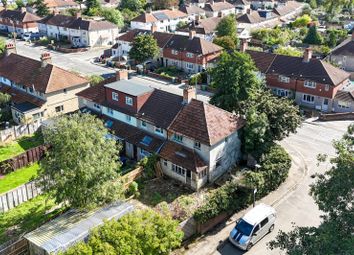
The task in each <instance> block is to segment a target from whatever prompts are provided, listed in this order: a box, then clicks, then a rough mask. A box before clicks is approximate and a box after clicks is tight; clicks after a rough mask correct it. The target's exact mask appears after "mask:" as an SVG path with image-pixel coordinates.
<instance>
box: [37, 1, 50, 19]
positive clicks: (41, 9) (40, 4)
mask: <svg viewBox="0 0 354 255" xmlns="http://www.w3.org/2000/svg"><path fill="white" fill-rule="evenodd" d="M35 6H36V9H37V11H36V14H37V15H38V16H41V17H44V16H47V15H49V8H48V6H47V4H46V3H45V2H44V0H36V1H35Z"/></svg>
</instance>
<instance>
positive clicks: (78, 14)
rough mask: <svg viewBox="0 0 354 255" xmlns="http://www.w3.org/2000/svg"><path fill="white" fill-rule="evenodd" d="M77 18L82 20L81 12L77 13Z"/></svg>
mask: <svg viewBox="0 0 354 255" xmlns="http://www.w3.org/2000/svg"><path fill="white" fill-rule="evenodd" d="M75 18H77V19H78V18H81V12H80V11H78V12H77V13H75Z"/></svg>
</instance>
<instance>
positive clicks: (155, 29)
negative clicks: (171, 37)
mask: <svg viewBox="0 0 354 255" xmlns="http://www.w3.org/2000/svg"><path fill="white" fill-rule="evenodd" d="M155 32H157V26H156V24H155V23H153V24H152V25H151V33H152V34H153V33H155Z"/></svg>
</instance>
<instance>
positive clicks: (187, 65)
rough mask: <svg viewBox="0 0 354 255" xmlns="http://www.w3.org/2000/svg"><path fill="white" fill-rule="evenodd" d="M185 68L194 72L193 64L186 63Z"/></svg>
mask: <svg viewBox="0 0 354 255" xmlns="http://www.w3.org/2000/svg"><path fill="white" fill-rule="evenodd" d="M186 68H187V69H189V70H194V64H193V63H189V62H186Z"/></svg>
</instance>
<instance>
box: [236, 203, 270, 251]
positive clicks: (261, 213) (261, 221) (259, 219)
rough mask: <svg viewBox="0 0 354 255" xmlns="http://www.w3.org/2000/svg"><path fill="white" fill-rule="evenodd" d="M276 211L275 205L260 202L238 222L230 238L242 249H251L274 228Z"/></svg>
mask: <svg viewBox="0 0 354 255" xmlns="http://www.w3.org/2000/svg"><path fill="white" fill-rule="evenodd" d="M275 218H276V211H275V209H274V208H273V207H271V206H269V205H265V204H259V205H257V206H255V207H254V208H252V210H250V211H249V212H248V213H246V214H245V215H244V216H243V217H242V218H241V219H239V220H238V221H237V223H236V226H235V228H234V229H233V230H232V231H231V232H230V235H229V240H230V242H231V243H232V244H234V245H235V246H237V247H239V248H240V249H242V250H249V249H251V247H252V246H253V245H254V244H255V243H257V242H258V241H259V240H260V239H262V238H263V237H264V236H265V235H266V234H268V233H270V232H272V231H273V229H274V222H275Z"/></svg>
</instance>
